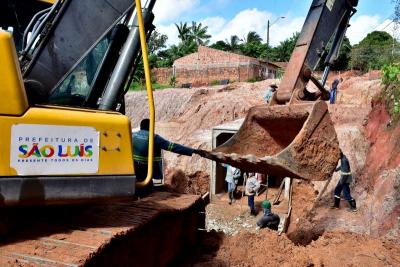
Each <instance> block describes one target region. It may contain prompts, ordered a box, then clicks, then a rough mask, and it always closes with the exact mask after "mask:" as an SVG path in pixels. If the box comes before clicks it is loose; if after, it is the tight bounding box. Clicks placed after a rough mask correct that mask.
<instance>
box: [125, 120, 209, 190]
mask: <svg viewBox="0 0 400 267" xmlns="http://www.w3.org/2000/svg"><path fill="white" fill-rule="evenodd" d="M149 128H150V120H149V119H144V120H142V121H141V122H140V131H138V132H135V133H133V134H132V142H133V161H134V165H135V174H136V178H137V180H138V181H143V180H145V179H146V177H147V162H148V149H149V148H148V144H149ZM162 149H163V150H166V151H170V152H174V153H177V154H180V155H186V156H192V154H193V153H195V154H198V155H201V156H204V154H205V151H204V150H199V149H193V148H190V147H186V146H183V145H180V144H175V143H172V142H170V141H168V140H166V139H164V138H162V137H161V136H159V135H158V134H155V135H154V160H153V162H154V164H153V178H154V179H162V178H163V171H162V158H161V150H162ZM150 186H152V181H151V182H150Z"/></svg>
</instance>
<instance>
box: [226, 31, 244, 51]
mask: <svg viewBox="0 0 400 267" xmlns="http://www.w3.org/2000/svg"><path fill="white" fill-rule="evenodd" d="M240 41H241V40H240V39H239V37H238V36H237V35H232V36H231V38H230V40H225V43H226V46H227V47H228V49H229V51H232V52H234V51H236V50H238V48H239V42H240Z"/></svg>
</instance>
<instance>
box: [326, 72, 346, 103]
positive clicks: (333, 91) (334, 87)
mask: <svg viewBox="0 0 400 267" xmlns="http://www.w3.org/2000/svg"><path fill="white" fill-rule="evenodd" d="M341 82H343V78H340V80H339V79H335V80H333V83H332V86H331V90H330V91H329V103H330V104H335V102H336V94H337V88H338V85H339V83H341Z"/></svg>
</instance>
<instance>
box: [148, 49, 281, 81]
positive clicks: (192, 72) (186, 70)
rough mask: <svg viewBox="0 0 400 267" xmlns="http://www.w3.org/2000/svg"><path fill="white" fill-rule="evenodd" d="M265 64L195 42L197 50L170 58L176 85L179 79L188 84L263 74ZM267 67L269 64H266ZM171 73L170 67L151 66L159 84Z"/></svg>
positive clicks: (264, 76)
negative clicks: (156, 67) (173, 58)
mask: <svg viewBox="0 0 400 267" xmlns="http://www.w3.org/2000/svg"><path fill="white" fill-rule="evenodd" d="M266 68H267V64H266V63H265V62H260V61H259V60H258V59H256V58H251V57H247V56H243V55H238V54H234V53H229V52H225V51H221V50H217V49H212V48H208V47H204V46H199V48H198V52H196V53H193V54H190V55H187V56H184V57H182V58H179V59H177V60H175V62H174V70H175V76H176V81H177V84H178V86H179V85H181V84H183V83H191V84H192V86H202V85H210V84H213V83H215V82H218V81H221V80H227V79H228V80H229V81H230V82H234V81H248V80H251V79H257V78H266V74H265V70H266ZM270 68H272V67H271V66H270ZM275 70H276V68H275ZM172 75H173V69H171V68H169V69H167V68H160V69H154V70H153V76H154V78H155V79H156V81H157V82H158V83H160V84H168V83H169V79H170V77H171V76H172ZM269 78H273V77H269Z"/></svg>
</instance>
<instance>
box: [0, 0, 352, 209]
mask: <svg viewBox="0 0 400 267" xmlns="http://www.w3.org/2000/svg"><path fill="white" fill-rule="evenodd" d="M49 2H53V4H52V5H50V4H49ZM6 3H8V5H6V8H4V9H1V10H2V11H1V12H4V13H7V14H8V15H7V16H5V15H3V14H2V16H0V17H2V18H3V20H2V21H0V26H1V27H3V28H6V29H7V26H12V27H13V28H14V31H13V33H16V32H17V33H18V34H14V39H15V43H16V44H17V46H18V48H19V49H18V56H17V53H16V50H15V46H14V43H13V39H12V36H11V34H10V33H7V32H5V31H1V32H0V62H1V63H2V64H1V65H0V83H1V89H0V90H1V92H2V94H1V95H2V97H1V98H0V129H1V131H0V140H1V141H0V205H5V206H7V205H20V204H50V203H73V202H80V201H90V200H99V199H108V198H126V197H131V196H133V195H134V194H135V188H136V186H139V187H140V186H145V185H146V184H147V183H148V182H149V181H150V180H151V178H152V156H153V139H152V138H150V142H149V164H148V175H147V178H146V180H145V181H142V182H137V181H136V179H135V170H134V167H133V157H132V153H133V151H132V145H131V142H132V140H131V126H130V122H129V119H128V118H127V117H126V116H125V115H123V114H124V105H125V104H124V95H125V93H126V92H127V90H128V88H129V77H130V76H132V75H131V74H132V73H133V71H134V70H135V69H136V66H137V63H138V61H139V56H140V54H142V55H143V61H144V65H145V74H146V85H147V91H148V100H149V109H150V121H151V125H150V135H151V136H153V135H154V127H155V126H154V103H153V96H152V89H151V82H150V80H151V79H150V73H149V66H148V60H147V50H146V38H148V37H149V35H150V34H151V32H152V30H153V29H154V26H153V25H152V21H153V19H154V15H153V13H152V9H153V7H154V4H155V0H149V1H148V2H147V3H146V5H145V7H144V8H143V9H141V8H136V7H137V6H139V5H140V4H141V3H140V1H137V0H136V2H135V3H134V2H133V1H131V0H114V1H112V2H110V1H107V0H96V1H91V0H80V1H76V0H57V1H32V0H27V1H26V5H22V6H24V7H25V8H21V9H18V6H21V1H17V0H7V1H6ZM28 3H29V5H28ZM357 4H358V1H357V0H313V1H312V4H311V8H310V11H309V13H308V15H307V18H306V21H305V24H304V26H303V29H302V31H301V33H300V36H299V38H298V41H297V44H296V47H295V50H294V52H293V54H292V57H291V59H290V62H289V64H288V66H287V69H286V71H285V74H284V77H283V79H282V82H281V84H280V87H279V88H278V90H277V92H276V93H275V94H274V95H273V98H272V101H271V103H270V104H269V105H265V106H258V107H253V108H252V109H251V110H250V112H249V114H248V116H247V117H246V119H245V121H244V123H243V125H242V127H241V128H240V130H239V131H238V133H237V134H236V135H234V136H233V137H232V138H231V139H230V140H228V141H227V142H226V143H225V144H223V145H222V146H220V147H218V148H217V149H215V151H211V152H208V153H206V155H205V156H206V157H208V158H210V159H212V160H216V161H220V162H226V163H229V164H231V165H233V166H237V167H239V168H240V169H242V170H249V171H257V172H261V173H268V174H270V175H273V176H278V177H285V176H287V177H292V178H300V179H306V180H324V179H327V178H328V177H329V176H330V175H331V174H332V172H333V170H334V168H335V166H336V163H337V160H338V157H339V145H338V141H337V138H336V132H335V130H334V127H333V123H332V121H331V119H330V116H329V113H328V109H327V105H326V104H325V102H324V100H327V98H328V95H329V93H328V91H327V90H326V89H325V82H326V80H327V77H328V74H329V67H330V65H331V63H332V62H333V61H334V60H335V59H336V57H337V55H338V52H339V49H340V45H341V43H342V40H343V38H344V36H345V33H346V29H347V27H348V26H349V20H350V17H351V16H352V15H353V14H354V13H355V12H356V10H355V7H356V6H357ZM27 7H28V8H27ZM7 8H8V9H11V10H8V9H7ZM19 10H22V11H19ZM38 10H39V11H38ZM10 14H12V15H10ZM26 17H28V18H29V19H27V18H26ZM21 18H24V19H21ZM328 44H329V45H328ZM327 47H330V49H329V51H328V49H327ZM140 48H141V49H140ZM141 51H142V53H141ZM321 58H324V60H325V61H324V62H323V63H321V64H322V65H324V66H325V72H324V75H323V77H322V79H321V80H318V79H317V78H316V77H314V75H313V70H314V69H315V68H316V66H317V65H318V63H319V62H320V61H321ZM309 81H311V82H313V83H314V84H315V85H316V87H317V88H318V89H319V91H317V92H312V91H310V90H308V89H307V84H308V82H309ZM137 108H143V107H137Z"/></svg>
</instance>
